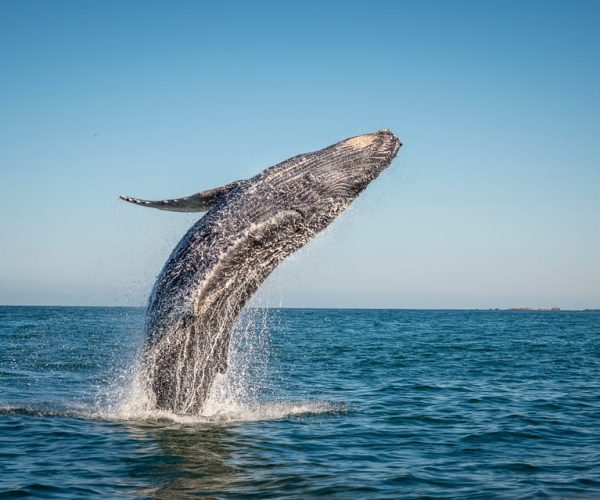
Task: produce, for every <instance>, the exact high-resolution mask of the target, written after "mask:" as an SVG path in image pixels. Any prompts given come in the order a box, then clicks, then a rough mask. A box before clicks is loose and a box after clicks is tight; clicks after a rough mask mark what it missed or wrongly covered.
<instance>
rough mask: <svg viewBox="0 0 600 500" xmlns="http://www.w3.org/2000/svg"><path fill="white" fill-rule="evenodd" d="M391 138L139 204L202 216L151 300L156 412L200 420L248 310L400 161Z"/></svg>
mask: <svg viewBox="0 0 600 500" xmlns="http://www.w3.org/2000/svg"><path fill="white" fill-rule="evenodd" d="M401 145H402V143H401V142H400V140H399V139H398V138H397V137H396V136H395V135H394V134H393V133H392V132H390V131H389V130H387V129H384V130H380V131H378V132H375V133H371V134H365V135H360V136H356V137H352V138H349V139H346V140H343V141H341V142H338V143H336V144H333V145H332V146H329V147H326V148H324V149H321V150H319V151H315V152H310V153H304V154H300V155H297V156H294V157H292V158H290V159H288V160H286V161H284V162H282V163H279V164H277V165H274V166H271V167H269V168H267V169H266V170H264V171H262V172H261V173H259V174H257V175H256V176H254V177H252V178H250V179H247V180H239V181H236V182H232V183H230V184H227V185H225V186H222V187H218V188H216V189H210V190H207V191H202V192H199V193H197V194H193V195H191V196H188V197H185V198H178V199H167V200H160V201H149V200H142V199H138V198H132V197H129V196H121V198H122V199H123V200H125V201H128V202H130V203H134V204H136V205H140V206H144V207H151V208H157V209H161V210H170V211H175V212H206V214H205V215H204V216H203V217H202V218H201V219H200V220H198V222H196V223H195V224H194V225H193V226H192V227H191V229H190V230H189V231H188V232H187V234H186V235H185V236H184V237H183V238H182V239H181V241H180V242H179V243H178V244H177V246H176V247H175V249H174V250H173V252H172V254H171V256H170V257H169V259H168V260H167V262H166V264H165V266H164V267H163V269H162V271H161V272H160V274H159V276H158V278H157V280H156V283H155V285H154V287H153V289H152V292H151V294H150V298H149V300H148V308H147V313H146V324H145V344H144V348H143V354H142V363H143V372H144V374H145V377H146V382H145V383H146V388H147V390H148V392H149V394H150V398H151V400H152V404H153V405H154V406H155V407H156V408H158V409H162V410H168V411H172V412H174V413H179V414H189V413H198V412H200V411H202V407H203V405H204V403H205V401H206V399H207V397H208V394H209V392H210V389H211V386H212V384H213V381H214V379H215V377H216V375H217V373H224V372H225V371H226V370H227V353H228V348H229V339H230V334H231V330H232V328H233V326H234V323H235V321H236V318H237V317H238V315H239V313H240V312H241V310H242V308H243V307H244V305H245V304H246V303H247V302H248V300H249V299H250V297H251V296H252V295H253V294H254V292H255V291H256V290H257V289H258V287H259V286H260V285H261V283H262V282H263V281H264V280H265V279H266V278H267V276H268V275H269V274H270V273H271V271H273V269H275V267H276V266H277V264H279V263H280V262H281V261H282V260H284V259H285V258H286V257H288V256H289V255H291V254H292V253H293V252H295V251H296V250H298V249H300V248H301V247H303V246H304V245H305V244H306V243H308V242H309V241H310V240H311V239H312V238H313V237H314V236H315V235H317V234H318V233H319V232H321V231H322V230H323V229H325V228H326V227H327V226H328V225H329V224H330V223H331V222H332V221H333V220H334V219H335V218H336V217H337V216H338V215H339V214H340V213H342V212H343V211H344V209H346V207H348V205H350V203H351V202H352V201H353V200H354V199H355V198H356V197H357V196H358V195H359V194H360V193H361V192H362V191H363V190H364V189H365V188H366V187H367V186H368V185H369V183H370V182H371V181H373V180H374V179H375V178H376V177H377V176H378V175H379V174H380V173H381V172H382V171H383V170H384V169H385V168H386V167H387V166H388V165H389V164H390V163H391V161H392V160H393V159H394V157H395V156H396V154H397V152H398V149H399V148H400V146H401Z"/></svg>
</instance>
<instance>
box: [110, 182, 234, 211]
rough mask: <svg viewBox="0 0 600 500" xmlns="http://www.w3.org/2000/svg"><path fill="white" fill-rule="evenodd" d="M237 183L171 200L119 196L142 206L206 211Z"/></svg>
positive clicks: (172, 209)
mask: <svg viewBox="0 0 600 500" xmlns="http://www.w3.org/2000/svg"><path fill="white" fill-rule="evenodd" d="M239 184H240V181H236V182H232V183H230V184H226V185H224V186H221V187H218V188H214V189H208V190H206V191H201V192H199V193H196V194H193V195H191V196H187V197H185V198H175V199H172V200H158V201H151V200H140V199H138V198H132V197H131V196H125V195H121V196H119V198H121V199H122V200H125V201H128V202H129V203H134V204H136V205H140V206H142V207H150V208H158V209H159V210H170V211H171V212H206V211H207V210H208V209H209V208H210V207H212V206H213V205H215V204H216V203H217V202H218V201H219V200H220V199H221V198H222V197H223V196H225V195H226V194H227V193H229V192H230V191H231V190H232V189H234V188H236V187H237V186H239Z"/></svg>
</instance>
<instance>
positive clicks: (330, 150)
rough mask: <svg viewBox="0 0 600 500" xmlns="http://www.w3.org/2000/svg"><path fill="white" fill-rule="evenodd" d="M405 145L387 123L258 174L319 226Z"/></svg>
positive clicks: (289, 206) (283, 201)
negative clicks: (381, 127) (371, 131)
mask: <svg viewBox="0 0 600 500" xmlns="http://www.w3.org/2000/svg"><path fill="white" fill-rule="evenodd" d="M401 145H402V143H401V142H400V140H399V139H398V138H397V137H396V136H395V135H394V134H393V133H392V132H390V131H389V130H388V129H383V130H380V131H378V132H374V133H372V134H365V135H359V136H356V137H351V138H349V139H346V140H343V141H340V142H338V143H336V144H334V145H332V146H329V147H327V148H325V149H321V150H319V151H314V152H311V153H305V154H302V155H299V156H295V157H293V158H290V159H289V160H286V161H284V162H283V163H280V164H278V165H275V166H273V167H271V168H269V169H267V170H265V171H264V172H263V173H262V174H259V175H258V176H256V178H255V179H256V182H262V183H265V184H267V186H268V188H269V189H273V190H275V191H276V192H277V193H278V194H279V195H278V196H276V197H275V198H276V200H272V202H273V203H274V204H275V205H277V206H278V208H279V209H280V210H294V211H297V212H299V213H301V214H302V215H303V217H304V219H305V220H306V221H313V222H315V223H316V225H317V226H321V227H317V228H315V229H321V228H322V226H324V225H327V224H328V223H329V222H331V220H333V218H335V217H336V216H337V215H338V214H339V213H340V212H341V211H343V209H344V208H346V207H347V206H348V205H349V204H350V203H351V202H352V201H353V200H354V199H355V198H356V197H357V196H358V195H359V194H360V193H361V192H362V191H363V190H364V189H365V188H366V187H367V186H368V185H369V184H370V183H371V182H372V181H373V180H374V179H375V178H377V176H378V175H379V174H380V173H381V172H382V171H383V170H384V169H385V168H386V167H388V166H389V165H390V163H391V162H392V160H393V159H394V157H395V156H396V154H397V153H398V150H399V149H400V146H401ZM253 180H254V179H251V180H250V181H253Z"/></svg>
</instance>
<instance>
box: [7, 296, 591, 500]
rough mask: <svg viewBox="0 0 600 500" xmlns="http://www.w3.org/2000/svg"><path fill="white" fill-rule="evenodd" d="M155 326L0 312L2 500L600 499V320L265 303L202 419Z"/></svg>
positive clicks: (127, 312)
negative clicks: (175, 389) (160, 400)
mask: <svg viewBox="0 0 600 500" xmlns="http://www.w3.org/2000/svg"><path fill="white" fill-rule="evenodd" d="M143 320H144V311H143V310H142V309H135V308H60V307H0V496H18V495H26V494H30V495H34V496H38V497H52V498H86V497H100V498H118V497H145V498H184V497H186V496H195V495H204V496H211V497H218V498H239V497H254V496H260V497H291V498H299V497H303V498H306V497H337V498H357V497H358V498H399V497H401V498H417V497H419V498H426V497H428V498H515V497H517V498H532V497H540V498H541V497H556V498H594V497H595V498H598V497H600V313H597V312H516V311H442V310H436V311H424V310H309V309H302V310H299V309H296V310H293V309H288V310H286V309H279V310H269V311H264V310H251V311H249V312H248V313H246V314H245V316H244V317H243V318H242V319H241V321H240V323H239V325H238V328H237V330H236V333H235V337H234V339H233V342H232V347H231V351H230V358H231V361H230V373H228V374H227V375H226V376H225V377H221V378H220V379H219V380H217V383H216V384H215V387H214V391H213V394H212V396H211V400H210V401H209V404H208V406H207V408H206V411H205V412H204V414H203V415H198V416H191V417H190V416H188V417H182V416H177V415H170V414H167V413H156V412H153V411H151V410H148V409H147V408H146V407H145V406H144V404H143V397H142V396H141V395H140V394H139V389H137V388H136V384H135V373H136V366H137V365H136V359H137V358H136V356H137V352H138V350H139V347H140V343H141V340H142V338H141V336H142V328H143Z"/></svg>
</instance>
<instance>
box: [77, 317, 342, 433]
mask: <svg viewBox="0 0 600 500" xmlns="http://www.w3.org/2000/svg"><path fill="white" fill-rule="evenodd" d="M270 355H271V342H270V330H269V312H268V310H267V309H263V308H248V309H246V310H245V311H244V313H243V314H242V315H241V316H240V318H239V320H238V322H237V324H236V326H235V328H234V330H233V332H232V337H231V341H230V344H229V352H228V358H229V369H228V371H227V372H226V373H225V374H217V376H216V378H215V381H214V383H213V385H212V387H211V390H210V393H209V396H208V398H207V400H206V403H205V404H204V406H203V407H202V410H201V412H200V413H198V414H194V415H181V414H177V413H174V412H171V411H167V410H159V409H157V408H156V404H155V401H154V393H153V391H152V389H151V387H150V385H149V384H148V378H147V374H146V373H145V372H144V367H145V365H144V363H142V361H141V355H138V356H137V362H136V363H134V364H133V366H132V368H125V369H123V370H122V371H121V373H119V374H118V375H117V376H115V377H114V379H113V380H112V382H111V383H110V384H109V385H108V386H107V387H105V388H104V389H103V390H101V391H100V393H99V396H98V398H97V401H96V405H95V409H94V411H93V412H91V413H89V414H87V415H86V416H88V417H95V418H103V419H110V420H125V421H151V422H152V421H155V422H156V421H171V422H176V423H180V424H186V425H197V424H226V423H235V422H253V421H260V420H277V419H283V418H289V417H298V416H303V415H318V414H338V413H344V412H345V411H346V409H345V407H344V406H342V405H340V404H333V403H329V402H326V401H285V400H281V399H277V398H274V396H273V395H272V394H271V393H270V388H269V385H268V383H267V377H268V372H269V358H270Z"/></svg>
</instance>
